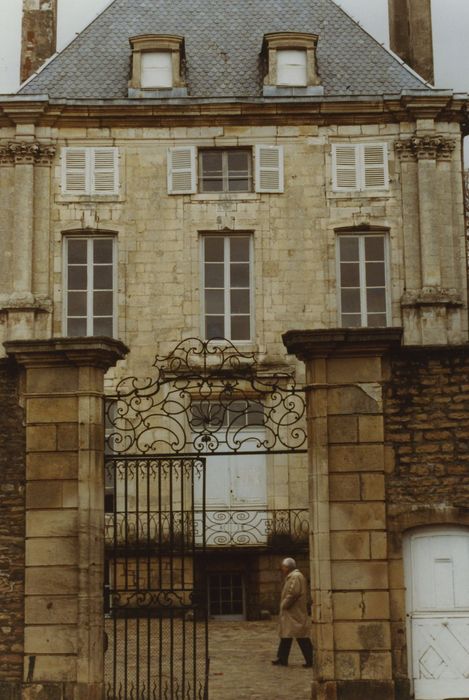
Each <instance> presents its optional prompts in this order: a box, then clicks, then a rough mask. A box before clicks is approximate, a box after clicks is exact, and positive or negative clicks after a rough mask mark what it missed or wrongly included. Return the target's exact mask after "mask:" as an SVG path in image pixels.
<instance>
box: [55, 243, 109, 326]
mask: <svg viewBox="0 0 469 700" xmlns="http://www.w3.org/2000/svg"><path fill="white" fill-rule="evenodd" d="M115 247H116V245H115V239H114V238H112V237H110V236H77V237H75V236H74V237H73V238H72V237H69V238H65V241H64V257H65V260H64V262H65V264H64V267H65V270H64V277H65V280H64V290H65V293H64V318H65V335H68V336H87V335H106V336H113V335H114V334H115V294H116V279H115V278H116V263H115Z"/></svg>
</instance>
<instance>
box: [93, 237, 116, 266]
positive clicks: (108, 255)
mask: <svg viewBox="0 0 469 700" xmlns="http://www.w3.org/2000/svg"><path fill="white" fill-rule="evenodd" d="M94 262H95V263H112V240H111V239H110V238H107V239H104V238H100V239H98V240H96V241H94Z"/></svg>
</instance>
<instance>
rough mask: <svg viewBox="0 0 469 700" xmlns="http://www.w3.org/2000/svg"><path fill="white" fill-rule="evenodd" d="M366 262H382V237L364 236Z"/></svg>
mask: <svg viewBox="0 0 469 700" xmlns="http://www.w3.org/2000/svg"><path fill="white" fill-rule="evenodd" d="M365 257H366V259H367V260H384V236H365Z"/></svg>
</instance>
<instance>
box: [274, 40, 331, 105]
mask: <svg viewBox="0 0 469 700" xmlns="http://www.w3.org/2000/svg"><path fill="white" fill-rule="evenodd" d="M318 39H319V37H318V35H317V34H306V33H304V32H274V33H270V34H265V35H264V42H263V45H262V53H263V55H264V59H265V64H266V75H265V78H264V90H263V93H264V95H265V96H266V97H269V96H272V97H273V96H280V95H292V96H302V95H322V94H323V92H324V90H323V87H322V86H321V85H320V79H319V75H318V72H317V65H316V47H317V43H318Z"/></svg>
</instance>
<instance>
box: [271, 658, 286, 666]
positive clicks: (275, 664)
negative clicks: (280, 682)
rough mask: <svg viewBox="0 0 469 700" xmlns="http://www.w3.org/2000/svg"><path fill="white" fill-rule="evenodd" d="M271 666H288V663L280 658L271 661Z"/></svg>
mask: <svg viewBox="0 0 469 700" xmlns="http://www.w3.org/2000/svg"><path fill="white" fill-rule="evenodd" d="M272 665H273V666H288V663H286V662H285V661H282V659H275V661H272Z"/></svg>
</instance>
